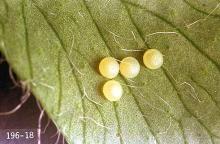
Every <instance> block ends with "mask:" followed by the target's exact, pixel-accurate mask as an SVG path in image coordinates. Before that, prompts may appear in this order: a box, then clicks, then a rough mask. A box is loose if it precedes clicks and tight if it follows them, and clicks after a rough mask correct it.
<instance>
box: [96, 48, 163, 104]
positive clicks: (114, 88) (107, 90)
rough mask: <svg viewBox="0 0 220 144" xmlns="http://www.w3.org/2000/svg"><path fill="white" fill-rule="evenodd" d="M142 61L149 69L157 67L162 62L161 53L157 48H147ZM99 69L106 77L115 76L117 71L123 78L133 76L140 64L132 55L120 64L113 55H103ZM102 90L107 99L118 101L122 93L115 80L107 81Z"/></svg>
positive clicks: (136, 73)
mask: <svg viewBox="0 0 220 144" xmlns="http://www.w3.org/2000/svg"><path fill="white" fill-rule="evenodd" d="M143 63H144V65H145V66H146V67H147V68H149V69H158V68H160V67H161V66H162V64H163V55H162V53H161V52H160V51H159V50H157V49H149V50H147V51H146V52H145V53H144V56H143ZM99 71H100V74H101V75H102V76H104V77H106V78H108V79H113V78H115V77H116V76H117V75H118V73H119V72H120V73H121V75H122V76H124V77H125V78H134V77H136V76H137V75H138V74H139V72H140V64H139V62H138V61H137V60H136V59H135V58H134V57H126V58H124V59H122V61H120V64H119V63H118V61H117V60H116V59H115V58H113V57H105V58H104V59H102V60H101V62H100V63H99ZM102 91H103V94H104V96H105V98H106V99H108V100H109V101H118V100H119V99H120V98H121V97H122V95H123V88H122V86H121V84H120V83H119V82H118V81H116V80H109V81H107V82H106V83H105V84H104V86H103V89H102Z"/></svg>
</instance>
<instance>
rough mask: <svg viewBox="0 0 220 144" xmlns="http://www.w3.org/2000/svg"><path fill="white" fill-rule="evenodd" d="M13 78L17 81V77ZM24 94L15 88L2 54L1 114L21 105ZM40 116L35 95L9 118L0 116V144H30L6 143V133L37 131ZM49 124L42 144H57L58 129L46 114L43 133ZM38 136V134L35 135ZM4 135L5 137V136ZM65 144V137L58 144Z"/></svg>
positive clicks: (0, 73) (17, 141)
mask: <svg viewBox="0 0 220 144" xmlns="http://www.w3.org/2000/svg"><path fill="white" fill-rule="evenodd" d="M13 77H14V78H15V79H16V80H17V78H16V75H15V74H13ZM23 94H24V93H23V92H22V89H21V87H19V86H15V84H14V83H13V82H12V80H11V78H10V75H9V65H8V63H7V62H6V61H5V60H4V58H3V56H2V54H0V113H1V112H6V111H10V110H12V109H13V108H15V107H16V106H17V105H18V104H19V103H20V98H21V96H22V95H23ZM39 116H40V109H39V107H38V106H37V102H36V99H35V98H34V96H33V95H31V96H30V97H29V99H28V100H27V101H26V103H24V104H23V105H22V107H21V108H20V109H19V110H18V111H16V112H15V113H13V114H11V115H7V116H1V115H0V144H26V143H27V144H30V142H24V141H22V140H21V139H20V140H7V142H5V136H6V132H5V131H15V130H13V129H35V130H37V127H38V119H39ZM48 122H50V123H49V125H48V127H47V129H46V131H45V133H42V134H41V144H55V142H56V141H57V138H58V135H57V134H56V133H57V129H56V127H55V125H54V124H53V122H52V121H51V120H49V118H48V117H47V115H46V113H44V117H43V119H42V124H41V127H42V131H43V130H44V129H45V127H46V125H47V124H48ZM35 134H37V133H35ZM3 135H4V136H3ZM35 143H36V141H35V142H34V143H33V144H35ZM62 143H63V137H62V135H61V136H60V140H59V142H58V143H57V144H62Z"/></svg>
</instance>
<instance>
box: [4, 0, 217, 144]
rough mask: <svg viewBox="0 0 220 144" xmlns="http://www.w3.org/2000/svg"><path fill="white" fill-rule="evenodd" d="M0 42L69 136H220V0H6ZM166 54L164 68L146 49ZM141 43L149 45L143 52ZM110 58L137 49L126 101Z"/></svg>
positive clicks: (171, 139)
mask: <svg viewBox="0 0 220 144" xmlns="http://www.w3.org/2000/svg"><path fill="white" fill-rule="evenodd" d="M0 11H1V13H0V14H1V29H0V30H1V31H0V47H1V51H2V52H3V53H4V55H5V56H6V58H7V60H8V62H9V63H10V64H11V66H12V67H13V69H14V71H15V72H16V73H17V74H18V75H19V77H20V78H21V79H22V80H24V81H26V82H28V83H29V84H30V86H31V88H32V91H33V93H34V94H35V96H36V97H37V99H38V100H39V101H40V102H41V103H42V105H43V106H44V108H45V109H46V111H47V113H48V115H49V116H50V117H51V118H52V119H53V121H54V122H55V123H56V125H57V127H58V128H59V129H60V130H61V131H62V133H63V134H64V135H65V137H66V139H67V141H68V142H69V143H90V144H91V143H122V144H123V143H129V144H133V143H139V144H141V143H150V144H154V143H159V144H166V143H167V144H170V143H173V144H174V143H177V144H181V143H199V144H202V143H204V144H207V143H220V133H219V131H220V109H219V108H220V105H219V104H220V72H219V70H220V57H219V55H220V50H219V47H220V42H219V40H220V17H219V15H220V10H219V1H217V0H209V1H208V2H206V3H205V1H204V2H203V3H202V2H200V1H194V0H175V1H173V0H111V1H110V0H105V1H103V0H64V1H52V0H31V1H30V0H23V1H22V0H18V1H14V0H3V1H1V2H0ZM149 48H157V49H159V50H160V51H161V52H162V53H163V54H164V59H165V62H164V65H163V67H162V68H161V69H159V70H148V69H147V68H145V67H144V66H143V63H142V55H143V52H144V51H145V50H147V49H149ZM136 50H143V51H136ZM105 56H113V57H115V58H117V59H121V58H123V57H125V56H133V57H136V58H137V59H138V60H139V61H140V63H141V65H142V66H141V72H140V74H139V75H138V76H137V77H136V78H134V79H132V80H128V79H125V78H123V77H121V76H118V77H117V78H116V80H118V81H119V82H120V83H121V84H122V85H123V88H124V95H123V97H122V99H121V100H120V101H119V102H114V103H112V102H108V101H107V100H106V99H105V98H103V95H102V93H101V87H102V84H103V83H104V82H105V81H107V79H104V78H103V77H101V76H100V75H99V73H98V70H97V66H98V62H99V61H100V60H101V59H102V58H103V57H105Z"/></svg>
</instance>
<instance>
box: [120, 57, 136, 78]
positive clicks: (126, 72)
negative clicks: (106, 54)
mask: <svg viewBox="0 0 220 144" xmlns="http://www.w3.org/2000/svg"><path fill="white" fill-rule="evenodd" d="M139 72H140V64H139V62H138V61H137V60H136V59H135V58H134V57H126V58H124V59H123V60H122V61H121V63H120V73H121V74H122V75H123V76H124V77H125V78H134V77H136V76H137V75H138V74H139Z"/></svg>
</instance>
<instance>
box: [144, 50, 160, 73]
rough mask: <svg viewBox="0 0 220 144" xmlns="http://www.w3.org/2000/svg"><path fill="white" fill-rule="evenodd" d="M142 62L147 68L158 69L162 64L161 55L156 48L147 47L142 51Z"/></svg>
mask: <svg viewBox="0 0 220 144" xmlns="http://www.w3.org/2000/svg"><path fill="white" fill-rule="evenodd" d="M143 62H144V65H145V66H146V67H147V68H149V69H158V68H160V67H161V66H162V65H163V55H162V53H161V52H160V51H159V50H157V49H149V50H147V51H146V52H145V53H144V56H143Z"/></svg>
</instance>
